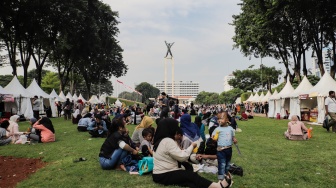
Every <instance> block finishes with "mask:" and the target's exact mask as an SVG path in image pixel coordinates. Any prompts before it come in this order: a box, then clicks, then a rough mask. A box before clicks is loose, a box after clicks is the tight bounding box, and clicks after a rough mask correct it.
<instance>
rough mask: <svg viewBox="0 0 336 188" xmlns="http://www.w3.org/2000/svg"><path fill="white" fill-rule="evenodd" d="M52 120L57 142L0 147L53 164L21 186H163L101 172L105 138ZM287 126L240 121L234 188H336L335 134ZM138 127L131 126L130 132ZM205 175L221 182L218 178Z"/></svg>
mask: <svg viewBox="0 0 336 188" xmlns="http://www.w3.org/2000/svg"><path fill="white" fill-rule="evenodd" d="M52 121H53V124H54V127H55V130H56V142H54V143H47V144H35V145H8V146H5V147H1V148H0V155H2V156H15V157H27V158H39V157H43V160H44V161H46V162H48V165H47V166H46V167H45V168H42V169H40V170H39V171H37V172H36V173H35V174H34V175H32V176H31V177H30V178H29V179H26V180H25V181H23V182H20V183H19V184H18V187H146V188H150V187H160V186H159V185H158V184H155V183H153V181H152V178H151V175H145V176H138V175H129V174H128V173H126V172H122V171H105V170H102V169H101V168H100V165H99V162H98V153H99V150H100V146H101V144H102V143H103V141H104V139H101V138H96V139H95V138H92V139H91V138H90V136H89V134H88V133H82V132H80V133H79V132H77V129H76V128H77V127H76V125H73V124H71V122H70V121H64V119H62V118H53V119H52ZM287 122H288V121H287V120H274V119H266V118H261V117H256V118H255V119H253V120H249V121H246V122H238V125H239V127H240V128H241V129H242V130H243V132H241V133H237V134H236V136H237V139H238V145H239V147H240V150H241V152H242V155H241V156H239V155H238V153H237V151H236V148H234V149H233V150H234V151H233V158H232V162H233V163H236V164H237V165H240V166H242V167H243V168H244V177H239V176H234V182H235V183H234V187H295V188H296V187H333V186H334V185H335V183H336V182H335V176H336V174H335V172H336V165H335V162H334V158H335V157H336V151H335V149H334V143H335V140H336V134H333V133H327V132H326V131H325V129H323V128H322V127H321V126H313V128H314V131H313V138H312V139H311V140H309V141H288V140H285V139H284V136H283V132H284V131H285V130H286V129H287ZM27 127H28V122H22V123H20V130H22V131H24V130H26V128H27ZM134 127H135V125H129V126H128V129H129V130H130V132H132V131H133V129H134ZM308 127H309V126H308ZM79 157H85V158H87V159H88V160H87V161H84V162H78V163H74V162H73V160H74V159H76V158H79ZM0 168H1V167H0ZM202 176H204V177H206V178H208V179H210V180H212V181H217V178H216V175H213V174H202ZM162 187H163V186H162Z"/></svg>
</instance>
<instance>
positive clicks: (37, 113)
mask: <svg viewBox="0 0 336 188" xmlns="http://www.w3.org/2000/svg"><path fill="white" fill-rule="evenodd" d="M40 105H41V103H40V101H39V100H38V96H37V95H35V96H34V99H33V113H34V118H36V119H39V116H40Z"/></svg>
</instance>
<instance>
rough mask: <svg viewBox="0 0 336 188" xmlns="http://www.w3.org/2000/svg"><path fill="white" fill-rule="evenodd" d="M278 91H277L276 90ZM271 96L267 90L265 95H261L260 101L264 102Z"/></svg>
mask: <svg viewBox="0 0 336 188" xmlns="http://www.w3.org/2000/svg"><path fill="white" fill-rule="evenodd" d="M277 93H278V92H277ZM271 96H272V94H271V92H270V91H269V90H268V92H267V93H266V95H265V97H263V98H262V99H261V100H260V102H266V101H268V99H269V98H270V97H271Z"/></svg>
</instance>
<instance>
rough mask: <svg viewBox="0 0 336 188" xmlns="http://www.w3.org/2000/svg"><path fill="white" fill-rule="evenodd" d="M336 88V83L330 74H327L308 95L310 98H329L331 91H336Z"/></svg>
mask: <svg viewBox="0 0 336 188" xmlns="http://www.w3.org/2000/svg"><path fill="white" fill-rule="evenodd" d="M335 88H336V81H335V80H334V79H333V78H332V77H331V76H330V74H328V73H325V74H324V75H323V76H322V78H321V79H320V81H319V82H318V83H317V84H316V85H315V86H314V87H313V88H311V89H310V90H309V91H308V92H306V94H309V96H310V97H316V96H325V97H326V96H328V95H329V91H334V90H335Z"/></svg>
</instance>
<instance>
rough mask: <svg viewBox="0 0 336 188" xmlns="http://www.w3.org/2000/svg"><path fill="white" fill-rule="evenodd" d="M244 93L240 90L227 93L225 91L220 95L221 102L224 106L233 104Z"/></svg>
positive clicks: (235, 89) (236, 89)
mask: <svg viewBox="0 0 336 188" xmlns="http://www.w3.org/2000/svg"><path fill="white" fill-rule="evenodd" d="M242 93H243V91H242V90H241V89H238V88H234V89H232V90H230V91H226V92H225V91H224V92H222V93H221V94H220V95H219V101H220V103H222V104H233V103H234V102H235V101H236V99H237V98H238V97H240V95H241V94H242Z"/></svg>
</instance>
